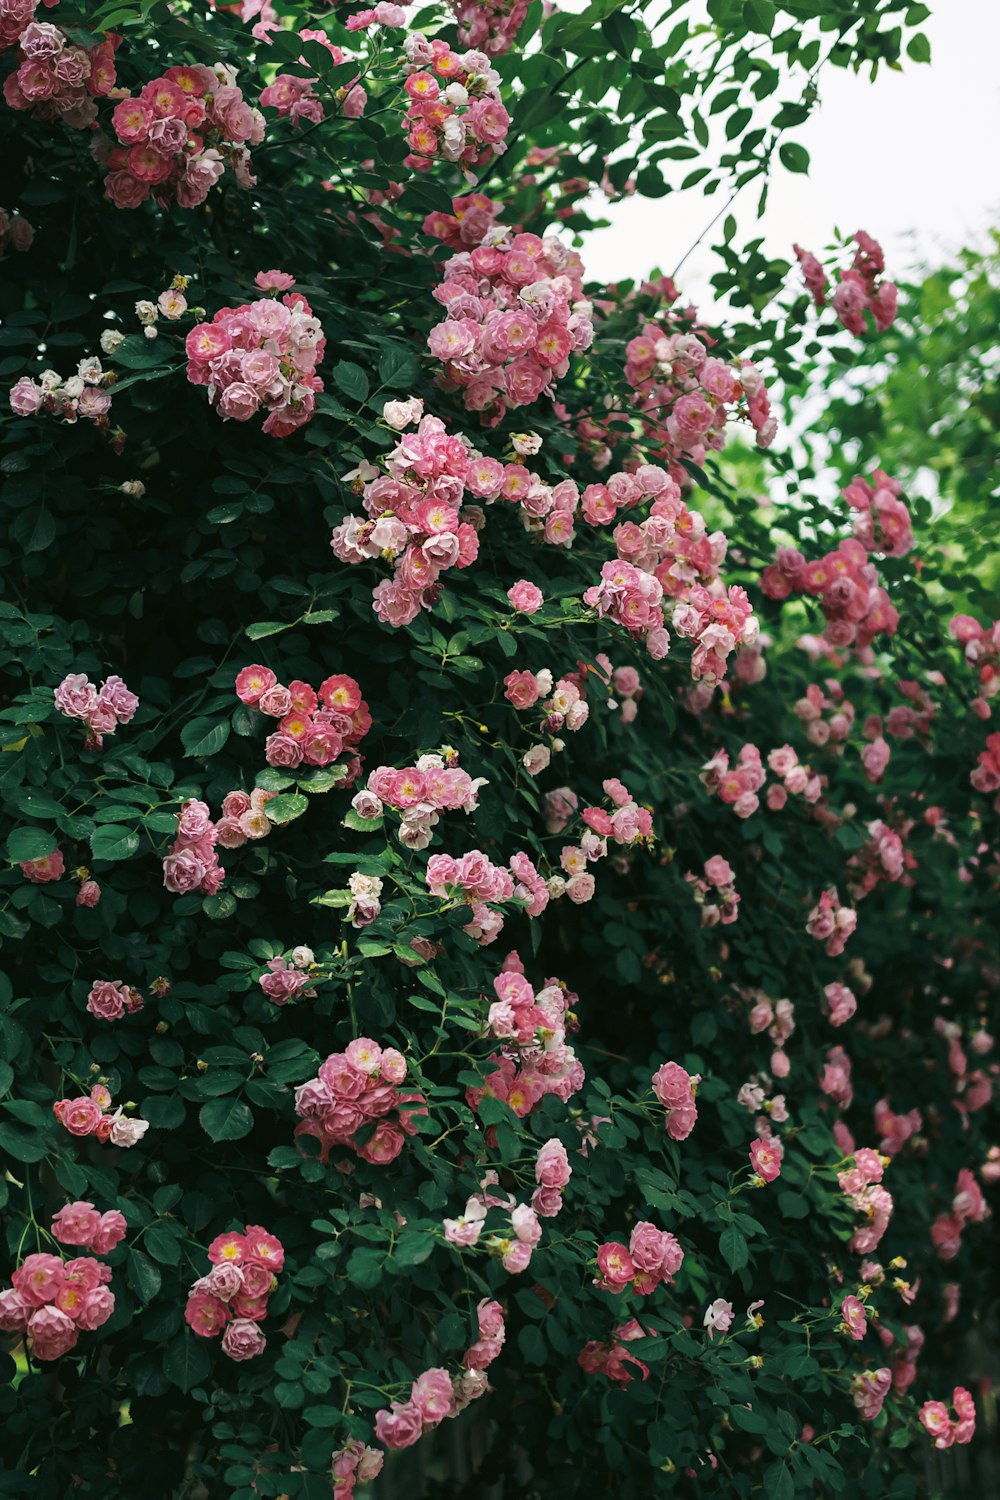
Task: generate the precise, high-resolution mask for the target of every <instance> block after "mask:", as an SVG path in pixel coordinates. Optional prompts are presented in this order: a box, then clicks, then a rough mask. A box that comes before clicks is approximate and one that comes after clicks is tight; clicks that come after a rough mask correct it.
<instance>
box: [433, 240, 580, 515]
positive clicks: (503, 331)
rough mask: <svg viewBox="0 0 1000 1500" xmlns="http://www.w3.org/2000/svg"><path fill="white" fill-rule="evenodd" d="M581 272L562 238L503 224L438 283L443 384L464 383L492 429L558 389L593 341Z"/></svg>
mask: <svg viewBox="0 0 1000 1500" xmlns="http://www.w3.org/2000/svg"><path fill="white" fill-rule="evenodd" d="M582 277H583V265H582V263H581V261H580V257H579V256H578V255H577V254H576V252H575V251H573V250H569V249H567V248H566V247H565V246H564V245H563V244H562V243H561V242H560V241H559V240H558V239H556V238H555V237H553V236H549V237H547V238H545V239H541V238H539V236H538V235H537V234H523V233H522V234H515V233H513V232H512V231H510V230H507V229H506V228H504V227H503V226H502V225H499V224H497V225H496V226H495V227H494V229H493V231H492V232H491V233H490V235H489V240H488V243H487V244H484V245H479V246H478V247H477V248H476V249H475V250H473V251H471V252H469V251H465V250H462V251H459V252H458V253H457V254H456V255H453V256H452V258H451V259H450V260H448V261H446V262H445V265H444V280H443V281H442V282H441V283H440V285H438V286H437V287H435V289H434V297H435V300H436V301H438V302H439V303H441V305H442V306H443V307H444V309H445V312H446V317H445V318H444V320H443V321H442V322H440V323H438V324H437V325H436V327H434V328H432V329H431V332H430V334H429V336H428V339H427V343H428V347H429V348H430V351H431V353H432V354H433V355H434V356H435V358H437V359H440V360H441V361H442V363H443V365H444V375H443V383H444V386H445V389H448V390H456V389H460V390H461V391H462V393H463V399H464V401H465V405H466V408H467V409H468V410H469V411H478V412H482V413H484V417H483V420H484V421H485V422H488V423H490V424H491V425H494V424H495V423H496V422H498V421H499V420H500V419H501V418H502V416H503V414H504V412H505V411H506V410H507V409H508V407H518V406H530V405H531V404H532V403H533V402H535V401H537V400H538V399H539V397H540V396H542V395H551V393H552V390H553V387H554V384H555V382H556V381H557V380H561V379H562V377H563V376H564V375H565V374H566V373H567V371H568V370H569V359H570V355H571V354H572V353H574V352H578V351H580V350H583V349H588V348H589V347H590V345H591V343H592V342H593V338H594V327H593V323H592V322H591V313H592V306H591V304H590V303H589V302H587V301H586V300H585V299H584V295H583V281H582ZM498 488H499V487H498Z"/></svg>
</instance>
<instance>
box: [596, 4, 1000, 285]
mask: <svg viewBox="0 0 1000 1500" xmlns="http://www.w3.org/2000/svg"><path fill="white" fill-rule="evenodd" d="M928 3H929V4H930V6H931V10H932V14H931V17H930V18H929V20H927V21H925V22H924V23H923V25H922V27H921V28H920V29H921V30H922V31H924V32H925V33H926V35H927V36H928V38H929V39H930V43H931V61H930V63H929V64H926V63H922V64H917V63H913V62H911V61H910V60H909V59H908V58H904V68H903V71H902V72H898V73H897V72H892V71H889V70H887V69H881V68H880V69H879V73H878V77H877V78H876V80H875V82H874V83H871V82H870V81H869V78H868V76H867V71H866V72H864V73H863V74H861V75H855V74H854V73H852V72H850V71H847V70H845V69H843V68H832V67H826V68H824V69H823V71H822V73H821V75H820V80H819V83H820V105H819V107H818V109H817V110H816V112H815V113H814V115H813V116H812V118H811V119H810V121H809V122H808V123H807V124H806V125H804V126H802V127H801V128H800V129H798V130H796V131H792V132H789V133H788V136H787V139H794V140H796V141H799V142H801V144H802V145H803V146H805V147H806V149H807V150H808V151H809V153H810V155H811V158H812V161H811V165H810V168H809V175H808V177H804V176H802V175H793V174H791V173H788V172H786V171H785V170H784V168H782V167H777V168H776V169H775V172H774V175H773V177H772V181H771V191H770V197H769V200H768V205H767V208H766V210H765V214H764V218H763V220H762V221H761V222H760V225H759V227H756V232H757V233H758V234H763V235H764V236H765V250H766V251H767V252H769V253H771V254H773V255H777V256H782V257H784V258H787V259H791V258H792V249H791V246H792V242H793V240H794V241H797V242H798V243H799V244H801V245H803V246H804V247H806V248H807V249H813V250H816V251H817V252H818V251H820V250H821V249H822V247H823V246H824V245H826V244H828V243H830V242H831V240H832V238H833V232H834V229H835V228H838V229H840V230H842V231H843V232H844V234H845V235H850V234H853V233H854V231H855V230H856V229H859V228H860V229H866V230H867V231H868V232H869V234H873V235H874V236H875V238H876V239H878V240H880V241H881V243H882V245H883V247H884V249H885V251H886V272H887V274H888V275H889V276H890V277H891V276H893V274H895V275H896V276H897V277H900V278H905V277H906V275H907V274H908V273H909V272H910V271H911V270H913V269H914V268H915V267H916V266H917V265H918V264H921V263H923V262H929V263H930V264H932V265H935V264H941V263H942V262H943V261H944V260H945V259H946V258H947V256H948V254H949V252H950V251H952V250H955V249H957V248H959V247H961V246H962V245H965V244H970V243H974V242H976V240H977V238H978V237H979V236H980V235H981V234H982V232H983V230H984V229H986V228H987V227H989V226H990V225H994V224H1000V152H998V142H1000V65H998V59H1000V0H928ZM567 8H575V7H574V6H573V5H572V3H571V4H570V5H569V6H567ZM664 165H665V167H667V169H668V170H673V169H679V170H678V172H677V177H678V180H681V179H682V177H683V175H684V173H685V172H686V171H688V170H690V168H691V167H692V166H694V165H696V163H694V162H681V163H665V164H664ZM758 191H759V188H755V185H754V184H751V185H750V186H749V187H748V188H747V189H745V191H744V193H743V194H742V195H741V196H740V197H739V198H738V199H737V200H736V204H735V205H734V209H733V212H734V214H735V215H736V219H737V224H738V225H739V230H738V235H737V243H743V242H745V240H747V239H749V238H752V237H753V233H754V229H755V224H754V213H755V209H756V200H757V192H758ZM723 201H724V194H723V191H722V189H720V190H719V191H718V192H717V193H716V195H715V196H714V197H712V198H703V197H701V196H700V195H699V190H698V188H694V189H691V190H689V191H688V192H687V193H679V192H673V193H669V194H668V195H667V196H666V197H665V198H657V199H648V198H646V199H642V198H633V199H629V200H623V201H621V202H619V203H613V204H610V205H607V206H606V210H605V212H606V216H607V217H608V218H609V219H610V220H611V227H610V228H608V229H599V230H594V231H593V232H592V233H590V234H588V235H587V237H586V240H585V244H584V248H583V251H582V254H583V260H584V265H585V266H586V270H587V275H588V278H594V279H599V280H608V281H616V280H620V279H624V278H625V277H632V278H639V277H642V276H644V275H646V274H647V273H648V272H649V271H650V270H651V269H652V268H653V266H655V265H658V266H659V267H660V269H661V270H662V271H664V272H667V273H669V272H670V271H671V270H672V269H673V267H674V266H675V265H676V263H677V261H679V260H680V258H681V256H682V255H683V254H684V252H685V251H686V250H687V249H688V247H689V246H690V245H691V243H692V242H693V241H694V240H695V239H696V238H697V237H698V235H699V234H700V233H701V231H702V230H703V229H704V227H705V225H706V224H707V223H708V221H709V219H710V218H711V217H712V215H713V214H714V213H715V212H716V210H717V209H718V208H720V207H721V206H722V202H723ZM710 239H711V236H709V240H710ZM715 269H717V265H716V264H714V263H713V257H712V254H711V250H710V248H709V247H708V246H707V245H703V246H701V247H700V248H699V249H698V250H696V251H695V252H694V254H693V255H692V256H691V257H690V258H689V259H688V260H687V261H686V263H685V266H684V269H683V272H682V273H681V276H680V277H679V281H680V286H681V291H682V294H686V295H688V296H692V297H693V298H694V299H695V300H698V299H701V300H702V302H703V303H707V301H708V296H709V295H710V289H709V288H708V277H709V276H710V275H711V274H712V272H713V271H714V270H715Z"/></svg>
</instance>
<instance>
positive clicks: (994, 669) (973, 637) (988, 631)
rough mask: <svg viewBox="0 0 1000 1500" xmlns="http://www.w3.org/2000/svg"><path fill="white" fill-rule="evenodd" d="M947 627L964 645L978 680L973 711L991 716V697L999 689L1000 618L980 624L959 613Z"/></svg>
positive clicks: (963, 651) (981, 717)
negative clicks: (989, 622)
mask: <svg viewBox="0 0 1000 1500" xmlns="http://www.w3.org/2000/svg"><path fill="white" fill-rule="evenodd" d="M948 629H949V631H950V632H951V635H952V636H953V638H954V639H955V640H956V641H957V642H958V643H959V645H960V646H961V647H962V655H963V656H964V657H965V664H966V666H967V667H971V668H972V670H973V671H974V672H975V674H976V677H977V680H978V682H979V692H978V693H977V695H976V697H975V698H973V700H972V711H973V713H974V714H975V715H976V716H977V718H980V719H988V718H989V716H990V705H989V701H988V700H989V699H990V698H992V697H994V696H995V694H996V693H997V692H998V691H1000V620H994V621H993V623H992V625H980V623H979V621H978V620H974V619H973V618H972V616H971V615H956V616H955V618H954V619H953V620H952V621H951V624H950V625H949V627H948Z"/></svg>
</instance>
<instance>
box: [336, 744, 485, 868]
mask: <svg viewBox="0 0 1000 1500" xmlns="http://www.w3.org/2000/svg"><path fill="white" fill-rule="evenodd" d="M485 785H486V778H485V777H483V776H477V777H475V778H473V777H471V776H470V775H469V773H468V771H463V770H462V768H461V766H460V765H459V764H458V755H457V754H456V752H455V751H453V750H447V751H442V752H441V754H437V753H434V754H428V755H421V756H420V757H419V758H418V760H417V763H416V765H415V766H407V767H405V768H404V769H403V770H401V771H397V770H395V769H394V768H393V767H392V766H376V767H375V769H374V770H373V771H372V772H371V773H370V774H369V776H368V781H367V785H366V789H365V790H364V791H360V792H357V793H356V794H355V796H354V799H353V801H352V802H351V806H352V807H353V809H354V811H355V812H356V813H357V814H358V817H360V818H379V817H381V816H382V810H383V807H391V808H394V809H395V810H396V811H397V812H399V813H401V814H402V820H401V822H400V826H399V831H398V835H397V837H398V838H399V842H400V843H401V844H402V845H403V846H404V848H407V849H426V848H427V845H428V844H429V843H430V841H431V838H432V833H431V830H432V829H433V828H434V827H435V826H436V825H437V823H438V822H439V821H440V815H441V813H443V812H458V811H461V812H464V813H465V814H466V815H468V814H469V813H471V812H475V810H476V808H477V807H478V806H479V791H480V788H481V787H483V786H485Z"/></svg>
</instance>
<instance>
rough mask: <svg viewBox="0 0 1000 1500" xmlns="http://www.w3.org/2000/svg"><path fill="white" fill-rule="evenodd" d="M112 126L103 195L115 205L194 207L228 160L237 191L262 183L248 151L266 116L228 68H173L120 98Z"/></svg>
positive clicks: (256, 142) (257, 141) (257, 140)
mask: <svg viewBox="0 0 1000 1500" xmlns="http://www.w3.org/2000/svg"><path fill="white" fill-rule="evenodd" d="M111 122H112V124H113V125H114V128H115V134H116V136H117V137H118V141H119V144H118V145H117V146H113V147H111V148H110V149H109V150H108V151H107V157H106V166H107V168H108V172H107V176H106V177H105V179H104V191H105V193H106V195H107V197H108V198H110V200H111V202H112V203H113V204H114V205H115V207H116V208H138V206H139V204H140V203H144V202H145V201H146V199H147V198H149V197H152V199H153V202H154V203H156V204H157V205H158V206H159V207H160V208H168V207H169V206H170V205H171V204H172V203H176V204H177V205H178V206H179V207H180V208H197V207H198V205H199V204H201V203H204V201H205V199H206V198H207V197H208V195H209V192H210V191H211V189H212V188H213V187H214V186H215V184H216V183H217V182H218V180H219V178H220V177H221V176H222V174H223V172H224V171H225V169H226V164H227V162H228V164H229V166H230V167H231V168H232V171H233V175H234V177H235V178H236V181H237V183H238V184H239V186H240V187H242V188H251V187H253V185H254V183H255V182H256V180H257V179H256V178H255V177H254V176H253V175H252V173H251V170H250V169H251V162H250V152H249V150H248V146H259V145H260V143H261V141H262V140H263V139H264V116H263V115H262V114H261V112H260V110H259V109H252V108H251V107H250V105H249V104H247V102H246V100H245V99H244V97H243V94H242V92H241V90H240V88H239V86H238V84H237V82H236V74H235V73H234V72H233V71H232V69H231V68H227V67H226V66H225V65H224V64H221V63H220V64H218V65H217V66H216V67H215V68H207V67H204V66H203V65H202V64H200V63H193V64H183V65H179V66H177V67H173V68H168V69H167V71H166V73H164V74H163V75H162V77H160V78H154V79H152V80H151V81H150V82H149V83H147V84H145V85H144V86H143V88H142V90H141V92H140V93H139V94H138V95H136V96H135V97H134V98H133V97H127V98H125V99H122V100H121V101H120V103H119V104H117V105H116V106H115V111H114V114H113V115H112V117H111Z"/></svg>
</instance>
